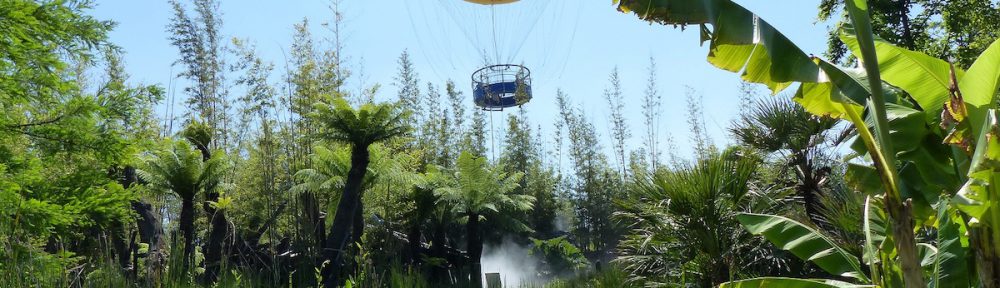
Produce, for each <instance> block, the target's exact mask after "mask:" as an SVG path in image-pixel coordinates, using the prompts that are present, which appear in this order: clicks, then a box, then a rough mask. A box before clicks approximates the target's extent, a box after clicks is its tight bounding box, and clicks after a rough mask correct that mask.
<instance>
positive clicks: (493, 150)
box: [487, 111, 497, 162]
mask: <svg viewBox="0 0 1000 288" xmlns="http://www.w3.org/2000/svg"><path fill="white" fill-rule="evenodd" d="M487 113H490V158H492V159H490V161H491V162H496V161H497V143H496V137H494V136H493V135H494V132H493V112H492V111H490V112H487Z"/></svg>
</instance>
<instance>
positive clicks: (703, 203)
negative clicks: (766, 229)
mask: <svg viewBox="0 0 1000 288" xmlns="http://www.w3.org/2000/svg"><path fill="white" fill-rule="evenodd" d="M761 164H762V162H761V159H760V158H759V157H758V156H757V155H754V154H753V153H749V152H747V151H743V150H739V149H731V150H728V151H726V152H725V153H723V154H715V155H710V157H709V158H706V159H702V160H699V161H698V162H697V163H696V164H693V165H688V166H682V167H680V168H679V169H678V170H674V171H661V172H659V173H657V174H656V175H654V176H653V178H652V179H649V180H646V181H645V182H640V184H639V185H638V187H636V188H635V189H633V191H632V193H631V194H632V195H631V197H632V198H631V199H629V200H628V201H627V202H625V203H624V205H623V207H622V209H623V211H622V212H619V213H618V214H616V217H617V218H618V220H619V221H621V222H623V223H631V225H629V233H627V234H626V236H625V238H624V239H623V240H622V242H621V243H620V244H619V245H618V250H619V251H618V254H619V256H618V258H617V259H616V260H615V262H616V263H618V264H619V265H621V268H622V269H624V270H625V271H627V272H628V273H629V274H630V275H631V277H630V278H629V281H641V282H645V283H664V284H665V283H688V284H693V285H701V286H710V285H716V284H718V283H722V282H724V281H726V280H728V279H730V275H735V274H739V273H754V272H752V271H763V272H769V273H781V272H782V271H781V270H785V269H789V268H790V267H788V265H789V263H788V261H787V260H786V259H782V258H781V257H780V256H777V255H775V253H774V252H773V251H771V250H770V248H769V247H767V245H762V244H763V243H761V242H760V241H759V240H755V238H754V237H753V236H752V235H750V234H749V233H747V232H746V231H745V230H743V229H742V227H740V225H739V222H737V213H738V212H737V211H759V212H764V211H775V210H773V209H775V207H776V205H778V203H775V200H774V199H778V198H780V194H778V193H779V192H778V191H771V190H767V189H761V188H758V187H761V186H758V185H755V184H754V182H755V178H756V176H757V173H758V172H759V169H760V168H761ZM772 269H773V270H774V271H769V270H772ZM785 273H787V271H786V272H785Z"/></svg>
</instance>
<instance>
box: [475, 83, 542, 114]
mask: <svg viewBox="0 0 1000 288" xmlns="http://www.w3.org/2000/svg"><path fill="white" fill-rule="evenodd" d="M518 86H521V87H520V89H521V91H518ZM518 92H520V93H522V94H521V95H520V97H523V100H522V103H518V101H517V100H518V99H517V97H515V96H516V95H518ZM473 95H474V98H475V101H476V105H478V106H480V107H483V108H487V109H490V108H510V107H514V106H517V105H520V104H523V102H527V101H526V100H528V99H531V86H528V85H527V84H524V83H517V82H501V83H493V84H486V85H481V86H478V87H476V90H475V91H473Z"/></svg>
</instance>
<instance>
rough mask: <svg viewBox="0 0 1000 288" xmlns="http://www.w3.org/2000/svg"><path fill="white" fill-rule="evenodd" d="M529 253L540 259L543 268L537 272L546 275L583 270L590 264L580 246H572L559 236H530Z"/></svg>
mask: <svg viewBox="0 0 1000 288" xmlns="http://www.w3.org/2000/svg"><path fill="white" fill-rule="evenodd" d="M531 242H532V246H531V251H530V253H531V255H537V256H538V257H539V258H540V259H542V264H543V265H544V267H545V268H543V270H542V271H539V274H541V275H543V276H546V277H558V276H562V275H567V274H569V273H574V272H577V271H580V270H583V269H585V268H587V267H589V266H590V262H588V261H587V257H584V255H583V252H582V251H580V248H576V246H573V243H570V242H569V241H567V240H566V236H560V237H556V238H552V239H548V240H542V239H535V238H531Z"/></svg>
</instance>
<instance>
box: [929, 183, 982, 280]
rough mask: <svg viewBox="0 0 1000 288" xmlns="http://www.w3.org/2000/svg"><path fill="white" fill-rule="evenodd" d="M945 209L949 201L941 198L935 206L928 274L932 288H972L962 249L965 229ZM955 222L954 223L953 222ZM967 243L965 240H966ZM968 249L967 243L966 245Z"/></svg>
mask: <svg viewBox="0 0 1000 288" xmlns="http://www.w3.org/2000/svg"><path fill="white" fill-rule="evenodd" d="M955 212H956V211H955V210H954V208H952V206H950V205H948V198H947V197H943V196H942V197H941V201H940V202H938V215H937V218H938V225H937V228H938V230H937V245H938V246H937V254H935V255H934V267H933V270H932V272H931V278H930V284H931V287H938V288H950V287H955V288H960V287H972V286H974V285H973V283H971V281H970V280H971V279H970V278H969V271H970V270H969V267H968V260H969V259H968V255H967V254H966V252H967V248H968V247H963V244H962V242H963V241H962V238H963V237H964V235H965V231H964V230H965V227H963V225H962V220H961V218H960V217H959V216H958V215H957V213H955ZM956 220H957V221H956ZM966 242H967V240H966ZM965 246H968V243H965Z"/></svg>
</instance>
